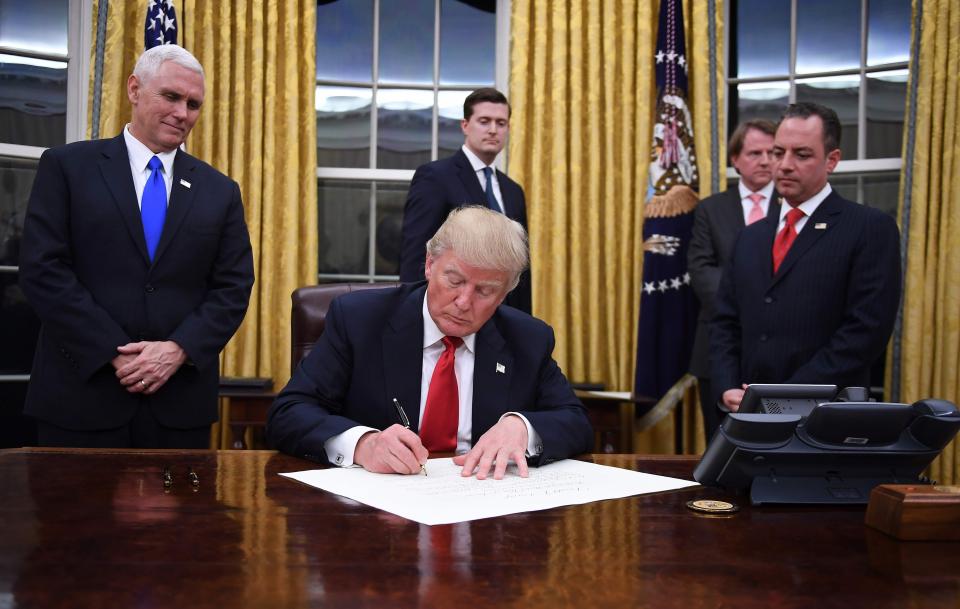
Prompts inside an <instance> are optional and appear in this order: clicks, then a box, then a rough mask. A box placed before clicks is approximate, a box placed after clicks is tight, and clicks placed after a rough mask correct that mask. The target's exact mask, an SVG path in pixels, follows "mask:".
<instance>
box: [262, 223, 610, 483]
mask: <svg viewBox="0 0 960 609" xmlns="http://www.w3.org/2000/svg"><path fill="white" fill-rule="evenodd" d="M426 250H427V253H426V265H425V271H424V275H425V276H426V279H427V281H426V283H425V284H424V283H423V282H420V283H417V284H405V285H403V286H401V287H391V288H384V289H382V290H363V291H359V292H352V293H350V294H347V295H344V296H341V297H340V298H337V299H336V300H334V302H333V303H332V304H331V306H330V310H329V312H328V313H327V317H326V329H325V331H324V333H323V335H322V336H321V338H320V340H319V341H318V342H317V344H316V345H315V346H314V348H313V350H312V351H311V352H310V355H308V356H307V357H306V358H305V359H304V360H303V361H302V362H301V363H300V365H299V367H298V368H297V370H296V371H295V372H294V374H293V377H292V378H291V379H290V382H289V383H287V386H286V387H285V388H284V389H283V391H281V392H280V395H278V396H277V399H276V401H275V402H274V404H273V407H272V408H271V409H270V413H269V417H268V422H267V431H266V435H267V440H268V442H269V443H270V444H271V445H272V446H275V447H277V448H278V449H280V450H282V451H284V452H287V453H290V454H293V455H295V456H298V457H303V458H307V459H313V460H316V461H319V462H326V463H331V464H335V465H341V466H349V465H354V464H355V465H359V466H362V467H364V468H365V469H368V470H370V471H374V472H381V473H390V472H395V473H401V474H412V473H419V472H420V470H421V466H422V465H423V464H424V463H425V462H426V460H427V458H428V455H429V454H430V453H433V452H455V453H456V454H457V456H456V457H455V462H456V463H457V464H458V465H461V466H463V470H462V471H463V475H465V476H470V475H476V476H477V477H478V478H486V477H487V476H488V475H489V474H490V472H491V469H493V477H494V478H502V477H503V475H504V472H505V469H506V467H507V464H508V462H510V461H513V462H515V463H516V464H517V466H518V471H519V473H520V475H521V476H526V475H527V464H528V463H529V464H531V465H542V464H546V463H549V462H551V461H555V460H557V459H563V458H566V457H569V456H572V455H575V454H579V453H582V452H587V451H589V450H590V447H591V446H592V443H593V431H592V429H591V427H590V423H589V421H588V420H587V417H586V412H585V410H584V408H583V405H582V404H581V403H580V401H579V400H578V399H577V398H576V396H575V395H574V393H573V389H572V388H571V387H570V384H569V383H568V382H567V379H566V378H565V377H564V375H563V373H562V372H561V371H560V368H559V366H557V363H556V362H555V361H554V360H553V357H552V353H553V346H554V336H553V330H552V329H551V328H550V327H549V326H548V325H546V324H545V323H543V322H542V321H539V320H537V319H535V318H533V317H531V316H530V315H528V314H526V313H523V312H521V311H518V310H516V309H514V308H512V307H502V306H500V305H501V304H502V303H503V301H504V299H505V298H506V296H507V294H508V293H509V292H510V290H512V289H513V288H514V287H516V285H517V282H518V281H519V277H520V274H521V273H522V272H523V270H524V269H525V268H526V267H527V261H528V256H529V254H528V250H527V240H526V231H525V230H524V229H523V227H522V226H521V225H520V224H519V223H518V222H516V221H514V220H511V219H510V218H508V217H507V216H505V215H503V214H501V213H497V212H494V211H492V210H490V209H486V208H482V207H476V206H472V207H464V208H460V209H458V210H454V211H453V212H451V213H450V215H449V216H448V217H447V220H446V221H445V222H444V223H443V225H442V226H441V227H440V229H439V230H438V231H437V233H436V234H435V235H434V236H433V238H432V239H430V241H429V242H428V243H427V247H426Z"/></svg>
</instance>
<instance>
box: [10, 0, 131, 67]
mask: <svg viewBox="0 0 960 609" xmlns="http://www.w3.org/2000/svg"><path fill="white" fill-rule="evenodd" d="M68 7H69V3H68V0H0V46H4V47H13V48H16V49H23V50H25V51H36V52H37V53H57V54H60V55H66V54H67V20H68V17H67V10H68ZM144 14H146V13H144Z"/></svg>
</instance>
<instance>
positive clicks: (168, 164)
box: [123, 123, 177, 207]
mask: <svg viewBox="0 0 960 609" xmlns="http://www.w3.org/2000/svg"><path fill="white" fill-rule="evenodd" d="M123 141H124V142H126V144H127V157H128V158H129V159H130V173H131V174H132V175H133V187H134V188H135V189H136V191H137V205H138V206H139V205H140V201H141V199H143V188H144V187H145V186H146V185H147V178H149V177H150V168H149V167H148V166H147V163H149V162H150V159H152V158H153V157H154V156H156V157H157V158H158V159H160V163H161V164H162V165H163V171H162V172H161V173H162V174H163V183H164V185H165V186H166V187H167V207H170V191H171V190H172V189H173V160H174V159H175V158H176V156H177V149H176V148H174V149H173V150H171V151H170V152H156V153H155V152H153V151H152V150H150V149H149V148H147V147H146V146H144V145H143V142H141V141H140V140H138V139H137V138H135V137H134V136H133V134H132V133H130V123H127V126H126V127H124V128H123Z"/></svg>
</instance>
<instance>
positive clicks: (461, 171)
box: [454, 149, 487, 207]
mask: <svg viewBox="0 0 960 609" xmlns="http://www.w3.org/2000/svg"><path fill="white" fill-rule="evenodd" d="M454 159H455V162H456V164H457V177H458V178H460V181H461V182H462V183H463V188H464V189H465V190H466V191H467V195H468V196H469V197H470V200H469V201H456V204H457V205H458V206H459V205H483V206H484V207H486V205H487V196H486V195H485V194H484V192H483V187H482V186H480V180H478V179H477V172H476V171H474V170H473V165H471V164H470V159H468V158H467V155H465V154H464V153H463V149H460V150H458V151H457V154H455V155H454Z"/></svg>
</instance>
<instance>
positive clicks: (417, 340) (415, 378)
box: [361, 286, 427, 433]
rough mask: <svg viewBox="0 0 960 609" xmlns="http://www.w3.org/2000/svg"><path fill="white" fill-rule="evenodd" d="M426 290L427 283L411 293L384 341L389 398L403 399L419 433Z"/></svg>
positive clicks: (411, 426)
mask: <svg viewBox="0 0 960 609" xmlns="http://www.w3.org/2000/svg"><path fill="white" fill-rule="evenodd" d="M426 291H427V288H426V286H423V287H421V288H419V289H416V290H414V291H412V292H410V294H408V295H407V297H406V298H405V299H404V301H403V302H402V303H401V304H400V307H399V308H398V309H397V311H396V313H395V314H394V316H393V317H392V318H391V319H390V322H389V323H388V324H387V328H386V330H385V331H384V333H383V340H382V346H383V347H382V348H383V373H384V381H385V385H384V386H385V389H386V393H387V400H393V398H396V399H397V400H398V401H399V402H400V404H401V405H402V406H403V410H404V412H406V413H407V417H408V418H409V419H410V428H411V429H412V430H413V431H414V432H417V433H419V431H420V376H421V375H422V373H423V372H422V368H423V298H424V294H425V293H426ZM361 365H362V363H361ZM391 407H392V406H391Z"/></svg>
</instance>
